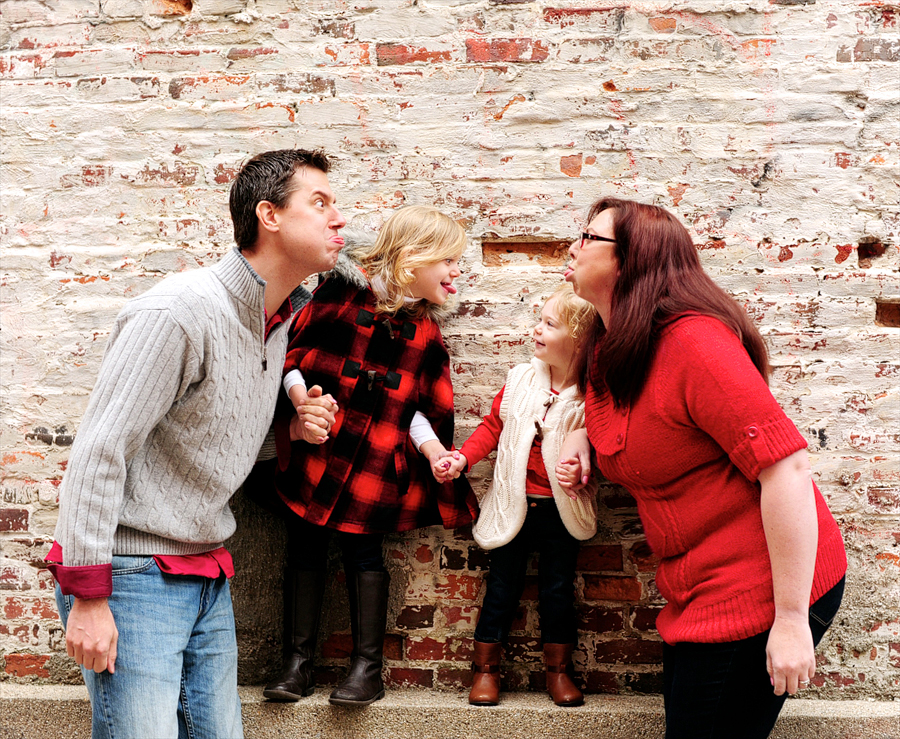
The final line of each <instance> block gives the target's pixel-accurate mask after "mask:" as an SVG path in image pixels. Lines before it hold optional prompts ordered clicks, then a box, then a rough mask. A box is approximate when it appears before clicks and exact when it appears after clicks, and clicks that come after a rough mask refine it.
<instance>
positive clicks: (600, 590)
mask: <svg viewBox="0 0 900 739" xmlns="http://www.w3.org/2000/svg"><path fill="white" fill-rule="evenodd" d="M641 592H642V591H641V584H640V582H638V580H637V579H635V578H633V577H613V576H604V575H585V576H584V598H585V600H619V601H634V600H640V597H641Z"/></svg>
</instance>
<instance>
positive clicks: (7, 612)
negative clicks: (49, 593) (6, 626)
mask: <svg viewBox="0 0 900 739" xmlns="http://www.w3.org/2000/svg"><path fill="white" fill-rule="evenodd" d="M2 612H3V615H4V617H5V618H8V619H13V618H25V617H28V618H42V619H56V618H58V617H59V615H58V614H57V612H56V604H55V603H54V602H53V601H52V600H51V599H49V598H19V597H9V598H7V599H6V602H5V603H4V604H3V611H2Z"/></svg>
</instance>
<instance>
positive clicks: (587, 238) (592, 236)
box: [581, 231, 616, 249]
mask: <svg viewBox="0 0 900 739" xmlns="http://www.w3.org/2000/svg"><path fill="white" fill-rule="evenodd" d="M585 241H608V242H609V243H610V244H615V243H616V240H615V239H608V238H606V237H605V236H597V234H589V233H588V232H587V231H583V232H582V234H581V248H582V249H583V248H584V242H585Z"/></svg>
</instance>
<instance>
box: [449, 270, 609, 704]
mask: <svg viewBox="0 0 900 739" xmlns="http://www.w3.org/2000/svg"><path fill="white" fill-rule="evenodd" d="M595 318H596V311H595V310H594V308H593V307H592V306H591V305H590V303H588V302H586V301H584V300H582V299H581V298H579V297H577V296H576V295H575V294H574V292H573V291H572V288H571V286H570V285H567V284H564V285H563V286H561V287H560V288H559V289H558V290H556V292H554V293H553V294H552V295H551V296H550V298H549V299H548V300H547V302H546V303H544V307H543V309H542V310H541V320H540V322H539V323H538V324H537V326H536V327H535V329H534V357H533V358H532V360H531V362H529V363H527V364H520V365H518V366H516V367H514V368H513V369H512V370H510V372H509V374H508V375H507V377H506V385H504V387H503V389H502V390H501V391H500V392H499V393H498V394H497V397H496V398H495V399H494V403H493V405H492V407H491V412H490V414H489V415H487V416H485V418H484V420H483V421H482V423H481V424H480V425H479V426H478V428H477V429H475V431H474V433H473V434H472V435H471V436H470V437H469V439H468V441H466V443H465V444H463V445H462V447H461V449H460V450H459V451H458V452H451V453H449V454H448V455H447V456H445V457H444V458H443V459H442V460H439V461H438V462H437V464H435V465H434V466H433V468H432V469H433V472H434V474H435V477H436V478H437V479H439V480H445V479H449V478H455V477H456V476H457V475H458V474H459V473H460V472H461V471H462V470H464V469H465V468H466V467H467V466H470V465H473V464H475V463H476V462H478V461H479V460H480V459H482V458H483V457H485V456H486V455H487V454H489V453H490V452H491V451H492V450H493V449H497V462H496V464H495V466H494V478H493V481H492V483H491V487H490V489H489V490H488V491H487V493H486V494H485V496H484V497H483V498H482V499H481V501H480V503H481V512H480V514H479V516H478V521H477V523H476V524H475V526H474V528H473V529H472V533H473V535H474V537H475V541H477V542H478V543H479V544H480V545H481V546H482V547H484V548H485V549H489V550H490V552H491V554H490V572H489V575H488V580H487V590H486V591H485V596H484V603H483V604H482V609H481V615H480V616H479V619H478V624H477V626H476V627H475V665H474V666H475V678H474V681H473V684H472V690H471V692H470V693H469V703H472V704H474V705H496V704H497V702H498V701H499V695H500V673H499V669H500V668H499V665H500V652H501V649H502V645H503V643H504V642H505V641H506V638H507V636H508V634H509V629H510V624H511V623H512V620H513V617H514V616H515V613H516V609H517V608H518V605H519V600H520V599H521V596H522V589H523V587H524V585H525V569H526V566H527V563H528V559H529V557H530V555H531V553H532V552H533V551H535V550H537V551H538V552H539V554H540V560H539V569H538V580H539V591H540V615H541V634H542V638H543V642H544V661H545V663H546V669H547V689H548V691H549V692H550V696H551V697H552V698H553V701H554V702H555V703H556V704H557V705H560V706H575V705H579V704H581V703H582V702H583V701H584V697H583V695H582V693H581V691H580V690H579V689H578V688H577V687H576V686H575V684H574V683H573V682H572V680H571V678H570V677H569V675H568V674H567V669H568V668H569V665H570V662H571V657H572V650H573V649H574V646H575V641H576V623H575V591H574V580H575V561H576V558H577V556H578V547H579V542H580V541H582V540H585V539H590V538H591V537H592V536H593V535H594V534H595V533H596V531H597V514H596V508H595V500H594V498H595V496H594V492H595V491H594V488H593V487H592V486H587V487H586V488H585V489H584V490H582V491H580V492H579V493H577V494H576V493H569V494H567V493H566V492H565V491H564V490H563V489H562V488H561V487H560V485H559V482H558V481H557V479H556V475H555V474H554V472H553V470H554V467H555V466H556V462H557V459H558V458H559V452H560V448H561V446H562V443H563V441H564V440H565V438H566V435H567V434H569V433H570V432H571V431H573V430H575V429H579V428H582V427H583V426H584V396H583V394H582V388H581V387H580V386H579V380H580V378H582V377H583V368H584V357H583V352H582V351H581V349H582V341H583V339H584V337H585V336H588V335H590V331H591V329H592V327H593V322H594V320H595Z"/></svg>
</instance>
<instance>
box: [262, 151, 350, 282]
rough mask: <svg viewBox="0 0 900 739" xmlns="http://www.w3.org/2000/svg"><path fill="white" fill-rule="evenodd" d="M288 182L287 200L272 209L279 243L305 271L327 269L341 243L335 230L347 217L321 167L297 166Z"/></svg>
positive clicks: (338, 228) (330, 265)
mask: <svg viewBox="0 0 900 739" xmlns="http://www.w3.org/2000/svg"><path fill="white" fill-rule="evenodd" d="M292 185H293V187H294V191H293V192H292V193H291V194H290V196H289V197H288V201H287V204H286V205H285V206H284V208H281V209H279V210H276V212H275V217H276V219H277V221H278V226H279V229H278V232H279V235H280V237H281V238H280V240H281V244H282V247H283V248H284V250H285V252H286V253H287V254H288V256H290V257H291V259H292V260H294V261H296V263H297V264H298V266H301V265H302V268H303V271H304V272H306V273H307V275H311V274H315V273H316V272H327V271H328V270H330V269H332V268H333V267H334V265H335V264H336V263H337V258H338V254H339V253H340V251H341V248H342V247H343V246H344V239H343V237H342V236H339V235H338V231H340V229H342V228H343V227H344V226H345V225H346V224H347V219H346V218H344V216H343V215H342V214H341V212H340V211H339V210H338V209H337V205H336V204H335V199H334V193H333V192H332V191H331V187H330V186H329V184H328V176H327V175H326V174H325V173H324V172H322V171H321V170H318V169H315V168H314V167H302V168H300V169H298V170H297V171H296V172H295V173H294V176H293V178H292Z"/></svg>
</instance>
